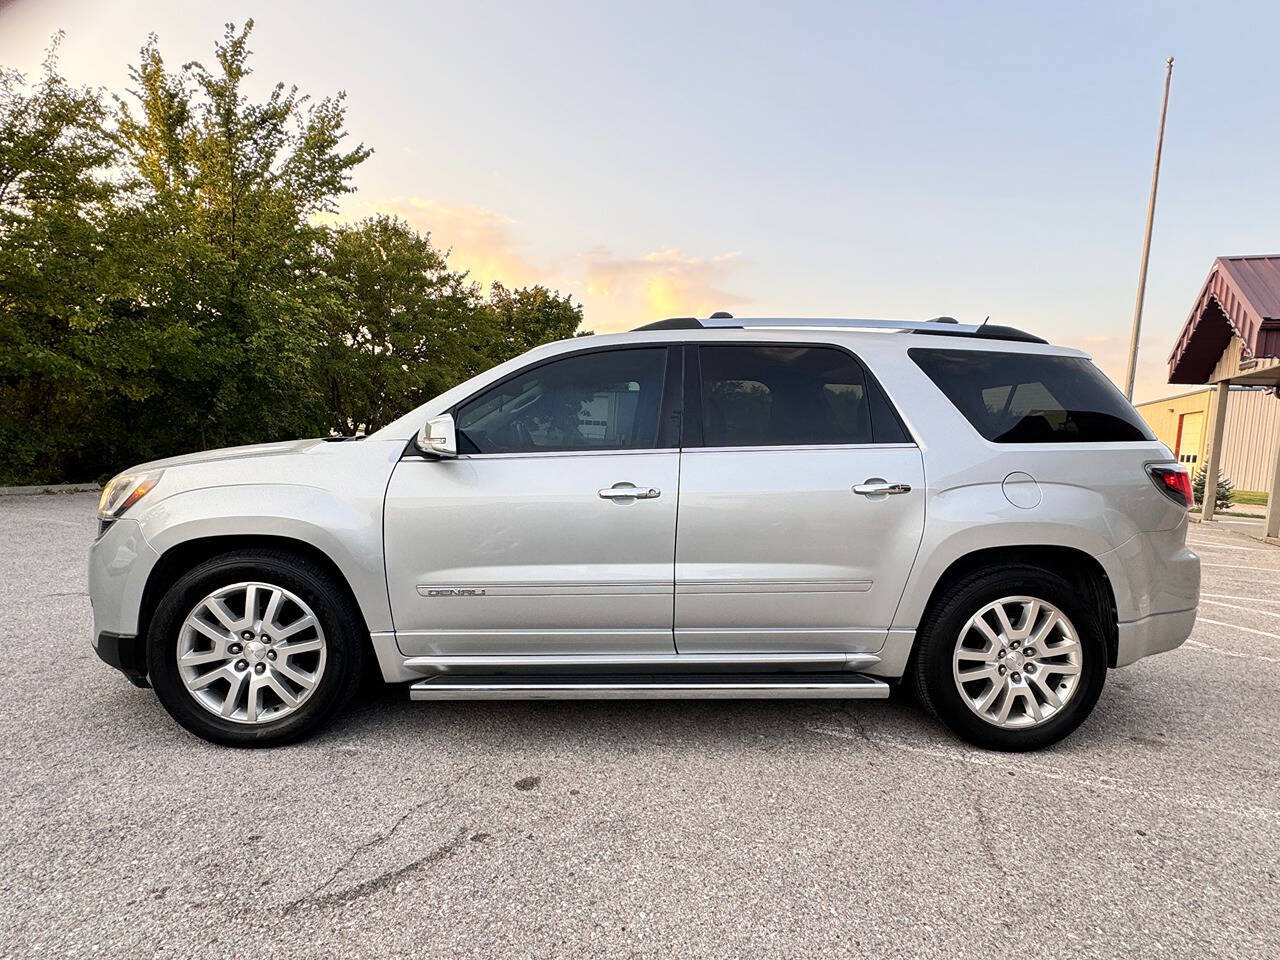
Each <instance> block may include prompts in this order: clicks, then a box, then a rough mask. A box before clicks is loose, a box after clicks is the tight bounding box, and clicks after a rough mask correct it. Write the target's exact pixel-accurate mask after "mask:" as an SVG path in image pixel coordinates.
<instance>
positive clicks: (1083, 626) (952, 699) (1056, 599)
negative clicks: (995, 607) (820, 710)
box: [912, 564, 1107, 751]
mask: <svg viewBox="0 0 1280 960" xmlns="http://www.w3.org/2000/svg"><path fill="white" fill-rule="evenodd" d="M1013 596H1027V597H1035V598H1037V599H1040V600H1047V601H1049V602H1050V603H1052V604H1053V605H1054V606H1056V607H1057V608H1058V609H1059V610H1061V611H1062V612H1063V613H1065V614H1066V615H1067V617H1068V619H1070V621H1071V623H1072V625H1073V626H1074V627H1075V632H1076V634H1077V636H1078V639H1079V642H1080V647H1081V659H1082V663H1081V665H1080V666H1081V670H1080V679H1079V682H1078V686H1077V688H1076V690H1075V693H1074V696H1073V697H1072V698H1071V699H1070V700H1069V701H1068V702H1067V703H1066V705H1065V706H1063V707H1062V708H1061V709H1060V710H1059V711H1058V712H1057V713H1056V714H1054V715H1053V716H1051V717H1049V719H1048V720H1046V721H1044V722H1042V723H1041V724H1040V725H1038V726H1033V727H1027V728H1022V729H1008V728H1005V727H999V726H996V725H994V724H993V723H990V722H988V721H986V720H984V719H982V718H981V717H979V716H978V715H977V714H976V713H974V711H973V710H971V709H970V708H969V706H968V705H967V704H966V703H965V701H964V698H963V697H962V696H961V693H960V690H959V689H958V686H957V684H956V680H955V677H954V675H953V673H952V657H953V655H954V653H955V646H956V644H957V643H959V641H960V631H961V630H962V629H963V627H964V625H965V624H966V623H967V622H968V620H969V618H970V617H972V616H973V615H974V614H975V613H977V612H978V611H979V610H980V609H982V607H983V606H985V605H986V604H988V603H991V602H993V601H996V600H999V599H1001V598H1003V597H1013ZM917 644H918V645H917V652H916V660H915V670H914V674H913V676H912V683H913V686H914V688H915V692H916V696H917V697H918V699H919V700H920V702H921V703H922V704H923V705H924V706H925V708H926V709H928V710H929V711H930V712H931V713H932V714H933V715H934V716H935V717H937V718H938V719H939V720H941V721H942V723H943V724H945V725H946V726H947V727H948V728H949V729H950V730H952V731H953V732H954V733H956V734H957V735H958V736H960V737H961V738H962V739H964V740H967V741H968V742H969V743H972V744H974V745H976V746H979V747H983V748H985V749H989V750H1011V751H1016V750H1037V749H1039V748H1041V747H1046V746H1048V745H1049V744H1052V743H1057V742H1058V741H1059V740H1061V739H1062V738H1063V737H1065V736H1067V735H1068V734H1070V733H1071V732H1072V731H1074V730H1075V729H1076V728H1077V727H1078V726H1080V724H1081V723H1083V722H1084V720H1085V719H1086V718H1087V717H1088V716H1089V714H1090V713H1091V712H1092V710H1093V707H1094V705H1095V704H1096V703H1097V702H1098V696H1099V695H1100V694H1101V693H1102V684H1103V682H1104V681H1105V680H1106V673H1107V645H1106V640H1105V634H1104V633H1103V629H1102V625H1101V624H1100V623H1099V621H1098V613H1097V611H1096V610H1095V609H1093V607H1092V604H1090V603H1089V602H1088V600H1087V598H1084V597H1082V596H1081V591H1080V590H1079V589H1078V588H1075V587H1073V586H1072V585H1071V584H1070V583H1069V582H1068V581H1067V580H1065V579H1063V578H1062V577H1061V576H1059V575H1057V574H1055V573H1051V572H1049V571H1047V570H1043V569H1041V568H1039V567H1033V566H1027V565H1023V564H1016V565H1015V564H1010V565H1007V566H1000V567H993V568H988V569H986V570H981V571H978V572H976V573H972V574H969V575H968V576H965V577H963V578H961V579H960V580H958V581H956V582H955V583H954V584H952V585H950V586H949V587H947V588H945V589H944V591H943V592H942V594H941V595H940V596H939V597H937V598H935V601H934V602H933V603H932V604H931V605H930V608H929V610H928V612H927V613H926V615H925V619H924V622H923V623H922V624H921V625H920V630H919V632H918V640H917Z"/></svg>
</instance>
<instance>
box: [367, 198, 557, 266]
mask: <svg viewBox="0 0 1280 960" xmlns="http://www.w3.org/2000/svg"><path fill="white" fill-rule="evenodd" d="M375 207H376V209H377V210H378V211H379V212H382V213H393V214H395V215H396V216H398V217H402V218H403V219H405V220H407V221H408V222H409V223H410V224H411V225H412V226H413V227H414V228H415V229H417V230H420V231H422V232H425V233H430V234H431V240H432V243H433V244H434V245H435V246H436V247H439V248H441V249H444V250H448V251H450V253H449V265H450V266H451V267H452V268H453V269H454V270H467V271H468V272H469V273H470V275H471V279H473V280H475V281H477V282H478V283H480V284H482V285H484V286H485V287H486V288H487V287H488V286H489V285H490V284H491V283H493V281H495V280H500V281H502V283H504V284H506V285H507V286H516V287H522V286H526V285H527V284H531V283H539V282H541V283H543V284H544V285H545V284H546V280H545V279H540V276H539V274H540V271H539V270H538V269H537V268H535V267H534V265H533V264H531V263H530V262H529V260H528V259H527V258H526V257H525V256H524V254H523V253H521V252H520V250H519V248H518V246H517V244H516V241H515V239H514V238H513V236H512V227H513V226H514V225H515V221H514V220H512V219H511V218H510V217H507V216H504V215H503V214H501V213H495V212H494V211H492V210H488V209H486V208H484V207H477V206H469V205H465V204H450V203H442V202H441V201H439V200H424V199H422V198H421V197H397V198H393V199H391V200H388V201H386V202H384V203H379V204H376V205H375ZM371 212H372V211H371Z"/></svg>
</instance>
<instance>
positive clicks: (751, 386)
mask: <svg viewBox="0 0 1280 960" xmlns="http://www.w3.org/2000/svg"><path fill="white" fill-rule="evenodd" d="M688 349H689V350H690V357H689V362H688V363H687V367H686V369H687V372H688V381H689V383H690V390H689V394H688V396H687V397H686V402H685V407H686V441H685V442H686V445H685V449H684V453H683V458H682V463H681V475H680V512H679V524H678V529H677V536H676V617H675V620H676V626H675V633H676V646H677V648H678V649H679V651H680V653H711V652H718V653H728V652H796V653H799V652H829V651H839V650H845V651H850V652H874V651H876V650H879V649H880V647H881V646H882V645H883V643H884V640H885V637H886V633H887V630H888V627H889V625H890V624H891V623H892V621H893V615H894V611H895V610H896V608H897V605H898V601H899V600H900V599H901V597H902V591H903V589H904V587H905V585H906V580H907V575H908V574H909V573H910V571H911V565H912V563H913V562H914V560H915V555H916V550H917V548H918V547H919V545H920V539H921V536H922V534H923V530H924V495H925V494H924V467H923V460H922V457H921V454H920V450H919V449H918V448H917V447H916V445H915V444H914V443H913V442H912V441H911V439H910V437H909V435H908V434H907V432H906V430H905V428H904V427H903V426H902V423H901V421H900V420H899V419H898V417H897V415H896V413H895V412H894V411H893V408H892V406H891V405H890V403H889V401H888V399H887V398H886V397H885V396H884V394H883V392H882V391H881V389H880V387H879V385H878V384H876V383H875V381H874V379H873V378H871V377H869V376H867V375H866V372H865V370H864V369H863V367H862V365H861V364H860V363H859V361H857V360H856V359H855V358H854V357H853V356H852V355H851V354H849V353H847V352H845V351H844V350H841V349H838V348H835V347H825V346H807V345H783V346H777V345H750V344H743V345H704V346H701V347H690V348H688ZM699 367H700V368H701V376H700V377H698V375H697V370H698V368H699ZM699 410H700V411H701V416H700V417H698V416H697V415H696V411H699Z"/></svg>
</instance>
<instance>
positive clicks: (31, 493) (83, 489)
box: [0, 483, 102, 497]
mask: <svg viewBox="0 0 1280 960" xmlns="http://www.w3.org/2000/svg"><path fill="white" fill-rule="evenodd" d="M101 490H102V488H101V487H100V486H98V485H97V484H96V483H47V484H37V485H36V486H34V487H0V497H36V496H42V495H45V494H53V493H98V492H100V491H101Z"/></svg>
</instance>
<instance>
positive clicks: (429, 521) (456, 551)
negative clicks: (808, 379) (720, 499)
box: [385, 345, 680, 656]
mask: <svg viewBox="0 0 1280 960" xmlns="http://www.w3.org/2000/svg"><path fill="white" fill-rule="evenodd" d="M679 385H680V356H679V349H678V348H668V347H666V346H662V345H660V346H646V347H631V348H622V347H618V348H611V349H607V350H600V349H594V350H593V349H584V350H581V351H578V352H575V353H573V354H569V355H565V356H560V357H556V358H554V359H552V360H550V361H547V362H544V363H541V364H538V365H536V366H534V367H532V368H528V369H526V370H524V371H522V372H520V373H517V374H515V375H514V376H512V377H508V378H507V379H505V380H503V381H501V382H500V383H498V384H496V385H494V386H492V387H489V388H487V389H486V390H484V391H482V392H481V393H479V394H478V395H476V396H474V397H472V398H471V399H469V400H466V401H464V402H463V403H461V404H459V405H458V406H457V407H456V408H455V409H454V411H453V414H454V418H455V421H456V424H457V434H458V449H459V456H458V457H457V458H456V459H451V460H425V459H422V458H420V457H407V458H406V459H404V460H402V461H401V462H400V464H399V465H398V466H397V467H396V470H395V472H394V474H393V475H392V478H391V484H390V487H389V488H388V490H387V500H386V533H385V538H386V556H387V583H388V586H389V588H390V594H391V607H392V613H393V615H394V618H395V627H396V637H397V642H398V643H399V645H400V649H401V651H402V652H404V653H406V654H408V655H411V656H414V655H418V656H425V655H438V654H452V655H469V654H514V655H520V654H531V655H532V654H551V653H663V654H670V653H672V652H673V651H674V647H673V644H672V605H673V584H672V578H673V570H672V561H673V554H674V550H675V523H676V497H677V485H678V482H679V465H680V453H679V450H678V449H677V446H676V435H675V431H676V428H675V417H674V411H675V407H676V405H677V404H678V400H679V396H678V394H679V390H680V386H679Z"/></svg>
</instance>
